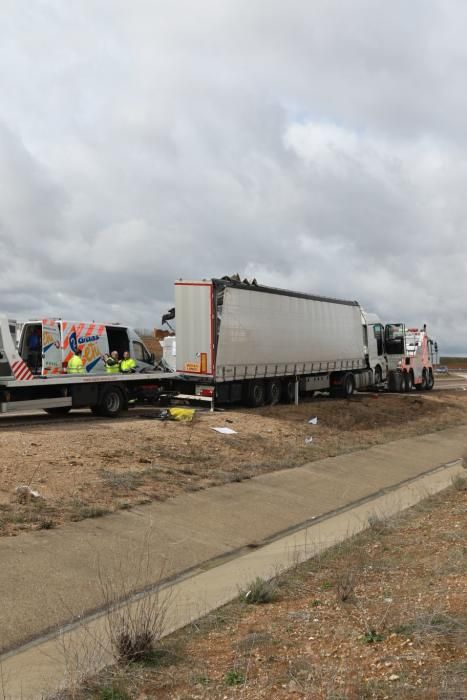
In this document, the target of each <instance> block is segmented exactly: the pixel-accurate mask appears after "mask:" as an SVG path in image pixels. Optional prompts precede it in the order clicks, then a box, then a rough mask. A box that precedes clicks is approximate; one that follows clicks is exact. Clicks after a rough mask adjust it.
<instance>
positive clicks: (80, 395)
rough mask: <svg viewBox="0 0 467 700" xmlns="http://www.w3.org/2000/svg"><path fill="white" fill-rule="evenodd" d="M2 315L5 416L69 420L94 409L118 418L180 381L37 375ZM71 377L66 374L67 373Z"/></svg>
mask: <svg viewBox="0 0 467 700" xmlns="http://www.w3.org/2000/svg"><path fill="white" fill-rule="evenodd" d="M13 325H14V324H12V322H11V321H8V319H7V317H6V316H1V315H0V413H9V412H13V411H31V410H38V409H43V410H45V411H46V412H47V413H51V414H66V413H68V412H69V411H70V410H71V409H72V408H89V409H91V411H92V412H93V413H94V414H97V415H100V416H107V417H110V418H114V417H116V416H118V415H119V414H120V413H121V412H122V411H125V410H126V409H127V408H128V407H129V406H130V405H132V404H136V403H142V402H147V401H150V402H152V403H153V402H155V401H157V400H159V399H160V398H161V397H162V396H164V395H165V396H170V395H171V394H177V393H178V392H174V391H172V389H173V385H174V380H175V378H176V376H177V375H175V374H174V373H173V372H168V371H158V370H157V369H156V368H155V367H153V368H151V367H144V368H143V369H142V371H137V372H135V373H134V374H117V373H116V374H108V373H105V369H104V371H103V372H102V373H89V374H88V373H83V374H64V373H61V374H38V373H37V374H35V373H33V371H31V368H30V367H29V366H28V364H27V362H26V361H25V360H24V358H23V357H22V356H21V355H20V354H19V351H18V349H17V347H16V343H15V340H14V328H13ZM65 371H66V370H65Z"/></svg>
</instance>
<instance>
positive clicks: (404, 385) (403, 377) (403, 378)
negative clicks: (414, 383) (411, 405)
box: [399, 372, 407, 394]
mask: <svg viewBox="0 0 467 700" xmlns="http://www.w3.org/2000/svg"><path fill="white" fill-rule="evenodd" d="M406 391H407V372H401V384H400V387H399V392H400V393H401V394H405V392H406Z"/></svg>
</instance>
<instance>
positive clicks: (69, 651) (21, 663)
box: [0, 459, 465, 700]
mask: <svg viewBox="0 0 467 700" xmlns="http://www.w3.org/2000/svg"><path fill="white" fill-rule="evenodd" d="M458 475H461V476H463V475H465V470H464V466H463V461H462V460H461V459H459V460H456V461H453V462H450V463H448V464H444V465H440V466H439V467H437V468H436V469H433V470H431V471H429V472H426V473H425V474H422V475H421V476H419V477H416V478H413V479H411V480H408V481H406V482H403V483H401V484H398V485H396V486H394V487H391V488H389V489H385V490H383V491H380V492H378V493H376V494H374V495H373V496H371V497H368V498H366V499H364V500H362V501H359V502H357V503H353V504H349V505H348V506H346V507H344V508H341V509H339V510H338V511H335V512H333V513H328V514H326V515H323V516H320V517H319V518H317V519H316V520H314V521H308V522H306V523H302V524H301V525H297V526H296V527H294V528H293V530H289V531H288V532H286V533H280V534H278V535H276V536H275V537H274V538H270V539H269V540H268V541H267V542H266V543H262V544H259V546H257V547H255V548H254V549H253V550H250V551H246V552H245V551H243V552H239V553H237V555H236V556H234V557H232V555H231V554H230V555H227V556H226V557H225V558H221V559H219V560H215V561H213V562H207V563H206V565H205V570H204V571H201V572H200V569H197V570H196V571H195V572H192V573H191V574H185V575H184V576H180V577H178V578H177V579H175V580H173V581H171V582H170V583H168V584H165V585H161V586H160V587H159V589H158V590H157V591H152V592H150V593H146V594H144V597H145V599H146V600H147V603H148V604H151V602H155V601H156V600H157V602H158V603H159V604H161V605H162V607H163V608H165V609H166V610H167V613H166V616H165V619H164V635H167V634H170V633H171V632H173V631H175V630H177V629H179V628H181V627H183V626H184V625H186V624H188V623H190V622H193V621H194V620H196V619H199V618H200V617H202V616H204V615H206V614H207V613H208V612H210V611H212V610H214V609H216V608H218V607H220V606H221V605H224V604H225V603H227V602H229V601H231V600H233V599H234V598H236V597H237V595H238V591H239V589H240V588H244V587H245V586H247V584H248V583H249V582H250V581H251V580H253V579H254V578H256V577H257V576H260V577H262V578H265V579H266V578H271V577H272V576H274V575H277V574H279V573H280V572H283V571H285V570H287V569H289V568H291V567H292V566H294V565H296V564H298V563H301V562H303V561H305V560H306V559H309V558H311V557H313V556H314V555H316V554H318V553H320V552H322V551H323V550H325V549H327V548H328V547H331V546H333V545H335V544H338V543H339V542H343V541H344V540H345V539H347V538H348V537H351V536H352V535H355V534H357V533H358V532H361V531H362V530H364V529H365V528H366V527H368V520H369V518H371V517H385V518H386V517H390V516H393V515H396V514H397V513H399V512H401V511H403V510H405V509H406V508H409V507H411V506H413V505H415V504H416V503H418V502H419V501H421V500H423V499H424V498H426V497H427V496H429V495H432V494H434V493H437V492H439V491H442V490H443V489H445V488H447V487H448V486H450V485H451V483H452V480H453V479H454V478H455V477H456V476H458ZM142 598H143V596H136V597H135V598H133V599H132V600H131V601H127V602H126V603H125V604H124V605H125V606H126V607H127V608H128V612H129V614H131V611H132V609H133V610H134V609H136V607H137V606H138V605H141V600H142ZM109 649H110V643H109V629H108V614H107V613H101V614H98V615H94V616H92V617H90V618H87V619H83V620H81V621H80V623H79V624H76V625H73V626H70V627H69V628H67V629H64V630H61V631H60V632H59V633H57V634H55V635H49V636H48V637H46V638H42V639H39V640H36V641H35V642H32V643H30V644H28V645H26V646H24V647H22V648H20V649H16V650H14V651H12V652H10V653H9V654H6V655H4V656H3V657H0V689H1V691H2V698H3V699H4V700H19V699H21V700H29V699H33V698H34V699H35V698H42V697H45V696H46V695H47V694H48V693H51V692H53V691H55V690H57V689H59V688H60V687H65V686H69V685H70V684H71V685H73V684H76V683H77V682H79V679H80V678H81V677H82V676H83V674H85V675H86V674H87V675H89V674H90V673H93V672H96V671H98V670H99V669H101V668H103V667H104V666H106V665H108V664H110V663H111V662H112V657H111V654H110V652H109Z"/></svg>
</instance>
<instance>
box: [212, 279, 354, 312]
mask: <svg viewBox="0 0 467 700" xmlns="http://www.w3.org/2000/svg"><path fill="white" fill-rule="evenodd" d="M211 281H212V283H213V284H214V285H215V286H216V287H233V288H235V289H245V290H248V291H250V292H263V293H267V294H277V295H279V296H285V297H296V298H298V299H311V300H312V301H325V302H330V303H332V304H343V305H345V306H360V304H359V302H358V301H350V300H347V299H334V298H333V297H322V296H318V295H316V294H305V293H303V292H293V291H291V290H288V289H279V288H278V287H267V286H265V285H262V284H246V283H244V282H237V281H235V280H225V279H219V278H215V277H214V278H212V280H211Z"/></svg>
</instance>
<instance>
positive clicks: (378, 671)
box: [60, 481, 467, 700]
mask: <svg viewBox="0 0 467 700" xmlns="http://www.w3.org/2000/svg"><path fill="white" fill-rule="evenodd" d="M456 486H457V488H456V489H455V488H451V489H449V490H447V491H445V492H444V493H442V494H439V495H438V496H435V497H433V498H431V499H428V500H427V501H424V502H422V503H421V504H419V505H418V506H416V507H415V508H412V509H411V510H410V511H407V512H406V513H405V514H404V515H402V516H399V518H398V519H396V520H388V521H381V520H378V521H376V520H375V521H374V522H373V523H372V526H371V527H370V528H369V529H368V530H367V531H366V532H364V533H362V534H360V535H358V536H356V537H354V538H352V539H350V540H348V541H347V542H345V543H343V544H342V545H339V546H338V547H335V548H334V549H332V550H329V551H328V552H326V553H325V554H323V555H322V556H320V557H318V558H314V559H312V560H310V561H309V562H306V563H305V564H303V565H301V566H299V567H297V568H296V569H295V570H293V571H291V572H289V573H288V574H287V575H285V576H283V577H281V578H280V579H278V580H277V584H278V589H277V595H278V598H277V600H276V599H274V601H275V602H270V603H266V604H262V605H251V604H250V605H249V604H247V603H246V602H244V601H245V600H247V599H248V598H245V596H243V598H242V597H241V598H240V599H239V600H238V601H236V602H235V603H232V604H230V605H228V606H225V607H224V608H222V609H220V610H218V611H216V612H215V613H213V614H211V615H209V616H208V617H206V618H205V619H203V620H202V621H200V622H198V623H196V624H195V625H192V626H190V627H188V628H185V629H183V630H180V631H179V632H178V633H177V634H175V635H173V636H172V637H170V638H168V639H166V640H164V642H163V643H162V644H161V645H160V646H159V648H158V649H157V653H155V654H154V655H153V656H152V659H150V660H147V661H146V663H145V664H140V663H137V664H130V665H129V666H124V667H121V668H118V667H117V668H112V669H109V670H108V671H107V672H105V673H104V674H102V675H101V676H100V677H99V678H97V679H94V680H92V681H89V682H88V683H87V684H85V687H82V688H81V689H79V690H76V689H75V691H74V694H73V695H72V696H71V695H70V696H67V695H66V694H65V695H64V696H60V697H61V698H64V699H65V700H66V698H67V697H70V698H71V697H73V698H74V699H75V700H89V699H93V700H98V699H99V698H100V699H102V698H114V700H129V699H130V698H139V700H149V698H151V699H160V700H162V699H166V698H171V699H174V700H188V699H198V700H221V699H222V700H231V699H233V698H242V699H245V700H258V699H259V698H274V700H276V699H278V700H280V699H281V698H309V699H313V700H362V699H365V698H368V699H370V698H376V699H378V700H389V699H390V700H392V699H394V698H396V699H400V700H413V699H415V700H417V699H418V700H422V699H423V700H435V699H436V700H440V699H442V700H462V699H463V698H466V697H467V663H466V656H465V649H466V643H467V611H466V605H465V603H466V599H467V527H466V525H467V483H466V482H465V481H464V482H463V483H461V482H459V481H458V482H457V484H456Z"/></svg>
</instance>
